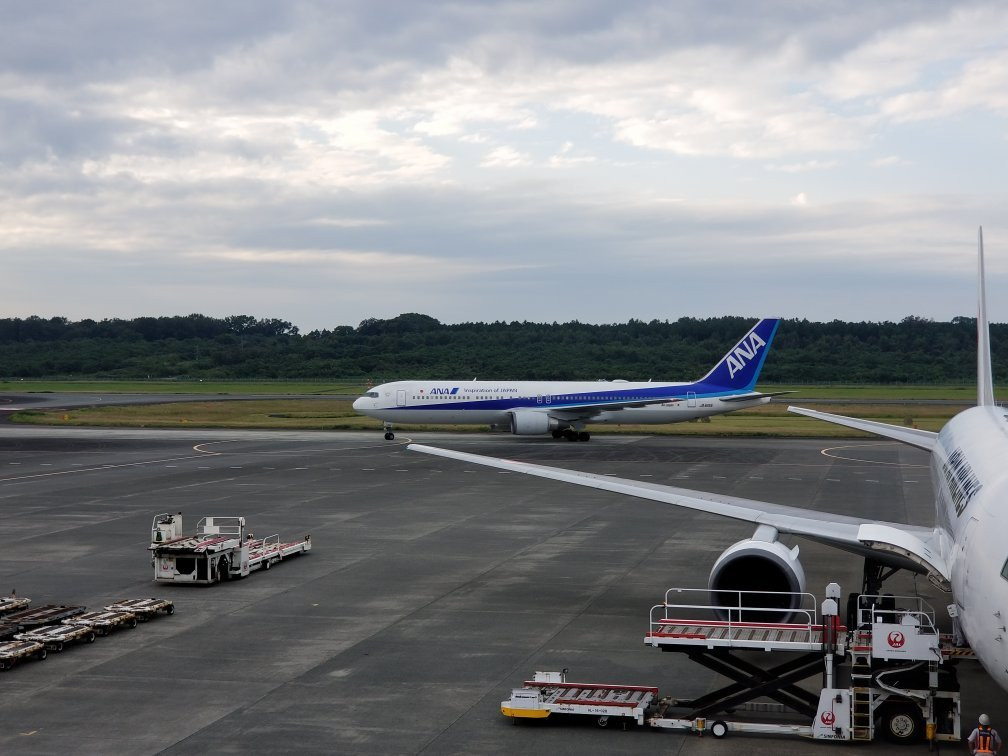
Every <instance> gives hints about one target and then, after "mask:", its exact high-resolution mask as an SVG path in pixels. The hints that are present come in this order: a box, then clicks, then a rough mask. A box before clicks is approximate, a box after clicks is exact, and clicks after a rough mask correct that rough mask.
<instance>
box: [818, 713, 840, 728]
mask: <svg viewBox="0 0 1008 756" xmlns="http://www.w3.org/2000/svg"><path fill="white" fill-rule="evenodd" d="M819 721H820V722H822V723H823V724H824V725H826V726H827V727H832V726H833V725H834V724H835V723H836V714H834V713H833V712H832V711H824V712H823V713H822V714H820V715H819Z"/></svg>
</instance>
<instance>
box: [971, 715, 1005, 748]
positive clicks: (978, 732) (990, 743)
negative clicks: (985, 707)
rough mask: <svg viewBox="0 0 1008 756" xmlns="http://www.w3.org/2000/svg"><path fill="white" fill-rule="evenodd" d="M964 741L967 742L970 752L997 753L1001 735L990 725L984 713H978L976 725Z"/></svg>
mask: <svg viewBox="0 0 1008 756" xmlns="http://www.w3.org/2000/svg"><path fill="white" fill-rule="evenodd" d="M966 742H968V743H969V747H970V753H980V754H985V753H997V752H998V751H1000V750H1001V736H1000V735H998V732H997V730H995V729H994V728H993V727H991V721H990V717H988V716H987V715H986V714H981V715H980V719H979V720H978V721H977V726H976V727H975V728H974V730H973V732H971V733H970V736H969V739H968V740H967V741H966Z"/></svg>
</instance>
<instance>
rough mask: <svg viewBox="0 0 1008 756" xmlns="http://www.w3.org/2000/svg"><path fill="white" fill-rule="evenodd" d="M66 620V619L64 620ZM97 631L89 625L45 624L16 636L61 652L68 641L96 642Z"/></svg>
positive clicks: (18, 638) (49, 649)
mask: <svg viewBox="0 0 1008 756" xmlns="http://www.w3.org/2000/svg"><path fill="white" fill-rule="evenodd" d="M64 621H66V620H64ZM95 635H96V633H95V631H94V629H93V628H90V627H88V626H87V625H65V624H64V625H45V626H44V627H39V628H36V629H34V630H26V631H25V632H23V633H18V634H17V635H15V636H14V638H15V639H16V640H23V641H35V642H36V643H43V644H45V647H46V650H48V651H55V652H56V653H59V652H60V651H62V650H63V647H64V646H65V645H66V644H67V643H72V642H74V641H83V642H84V643H94V641H95Z"/></svg>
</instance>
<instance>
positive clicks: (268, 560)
mask: <svg viewBox="0 0 1008 756" xmlns="http://www.w3.org/2000/svg"><path fill="white" fill-rule="evenodd" d="M271 564H273V561H272V560H271V559H267V560H266V561H265V562H263V569H264V570H268V569H269V568H270V565H271Z"/></svg>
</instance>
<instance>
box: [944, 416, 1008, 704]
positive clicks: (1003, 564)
mask: <svg viewBox="0 0 1008 756" xmlns="http://www.w3.org/2000/svg"><path fill="white" fill-rule="evenodd" d="M1006 447H1008V418H1006V417H1005V410H1004V409H1002V408H1000V407H995V406H982V407H973V408H970V409H968V410H965V411H963V412H961V413H960V414H958V415H956V416H955V417H954V418H952V419H951V420H950V421H949V422H948V423H947V424H946V425H945V427H944V428H943V429H942V431H941V433H939V434H938V443H937V445H936V446H935V449H934V452H933V453H932V456H931V477H932V482H933V483H934V489H935V496H936V510H937V511H936V515H937V520H938V522H937V525H938V528H939V531H940V533H941V534H942V539H941V542H942V548H943V551H944V552H945V553H944V554H943V557H944V559H945V561H946V563H947V564H948V566H949V572H950V575H951V582H952V593H953V596H954V601H955V605H956V610H957V613H958V615H959V622H960V625H961V627H962V629H963V632H964V633H965V635H966V638H967V639H968V640H969V642H970V645H971V646H972V647H973V649H974V651H975V652H976V654H977V658H978V659H979V660H980V661H981V663H982V664H983V666H984V668H985V669H986V670H987V672H988V674H990V676H991V677H993V678H994V679H995V680H997V682H998V683H999V684H1000V685H1001V686H1002V687H1003V688H1005V689H1006V690H1008V631H1006V630H1005V627H1006V620H1008V453H1006V452H1008V448H1006Z"/></svg>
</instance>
